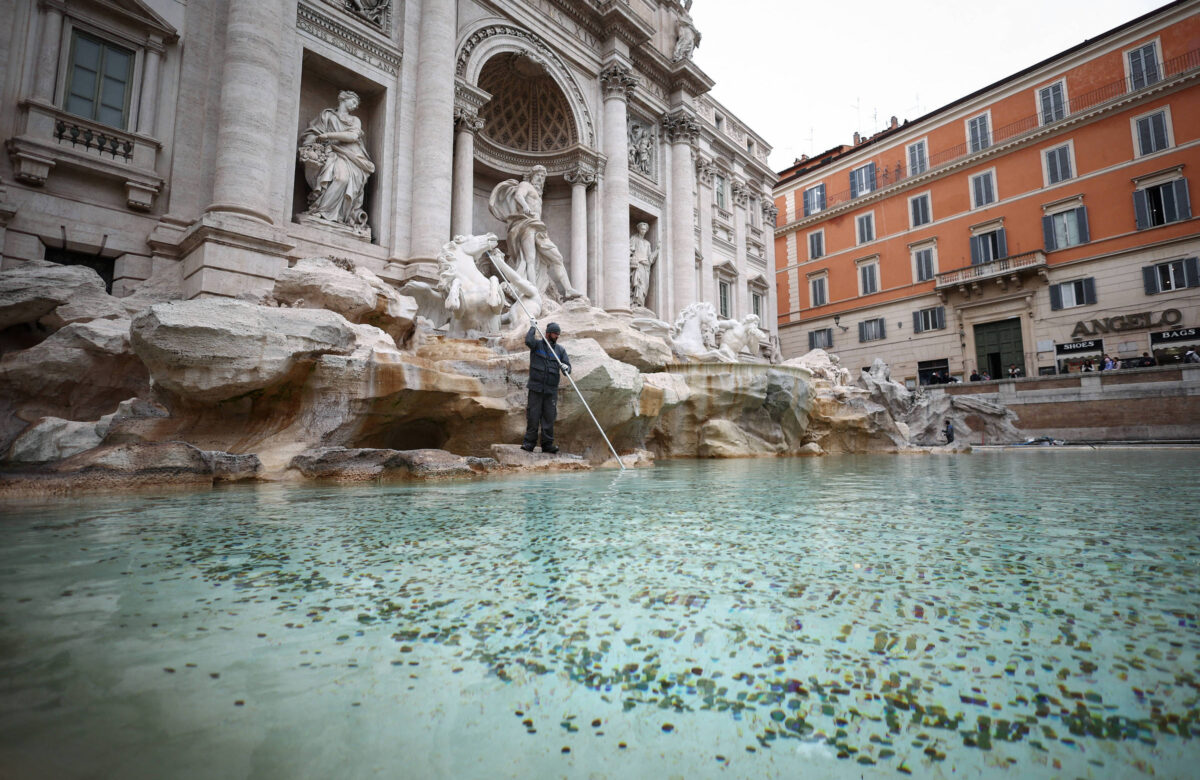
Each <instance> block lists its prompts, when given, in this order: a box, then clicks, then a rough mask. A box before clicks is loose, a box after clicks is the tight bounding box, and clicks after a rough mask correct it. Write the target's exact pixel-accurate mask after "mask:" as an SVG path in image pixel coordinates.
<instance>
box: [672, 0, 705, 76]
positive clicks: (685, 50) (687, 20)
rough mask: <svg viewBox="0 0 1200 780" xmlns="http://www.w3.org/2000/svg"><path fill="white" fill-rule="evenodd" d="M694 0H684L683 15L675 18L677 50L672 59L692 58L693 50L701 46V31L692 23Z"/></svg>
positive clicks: (673, 60) (674, 60)
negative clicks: (691, 12)
mask: <svg viewBox="0 0 1200 780" xmlns="http://www.w3.org/2000/svg"><path fill="white" fill-rule="evenodd" d="M691 10H692V0H684V3H683V15H682V16H680V17H679V18H678V19H676V20H675V51H674V52H672V53H671V61H672V62H679V61H681V60H690V59H691V58H692V52H693V51H695V50H696V48H697V47H699V46H700V31H699V30H697V29H696V26H695V25H693V24H692V15H691V14H690V13H688V12H689V11H691Z"/></svg>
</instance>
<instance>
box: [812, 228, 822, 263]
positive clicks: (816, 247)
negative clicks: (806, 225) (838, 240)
mask: <svg viewBox="0 0 1200 780" xmlns="http://www.w3.org/2000/svg"><path fill="white" fill-rule="evenodd" d="M824 256H825V231H823V230H817V231H815V232H812V233H809V234H808V259H809V260H816V259H818V258H821V257H824Z"/></svg>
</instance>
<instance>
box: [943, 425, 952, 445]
mask: <svg viewBox="0 0 1200 780" xmlns="http://www.w3.org/2000/svg"><path fill="white" fill-rule="evenodd" d="M942 433H943V434H945V435H946V443H947V444H953V443H954V423H952V422H950V421H949V420H946V427H945V428H943V429H942Z"/></svg>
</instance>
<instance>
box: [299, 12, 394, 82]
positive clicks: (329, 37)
mask: <svg viewBox="0 0 1200 780" xmlns="http://www.w3.org/2000/svg"><path fill="white" fill-rule="evenodd" d="M296 27H297V28H299V29H300V30H303V31H304V32H306V33H308V34H309V35H311V36H313V37H314V38H317V39H318V40H322V41H324V42H325V43H328V44H330V45H331V46H335V47H337V48H339V49H341V50H342V51H344V52H346V53H347V54H350V55H351V56H354V57H357V58H358V59H360V60H362V61H363V62H365V63H367V64H369V65H372V66H374V67H376V68H378V69H379V70H382V71H385V72H387V73H390V74H391V75H393V76H394V75H396V74H397V73H399V72H400V61H401V59H402V58H403V57H404V53H403V52H402V51H400V50H399V49H397V48H394V47H393V46H392V44H390V43H388V44H383V43H380V42H377V41H373V40H371V39H370V38H368V37H367V36H366V35H363V34H361V33H358V32H356V31H354V30H352V29H350V28H349V27H347V26H346V25H344V24H342V23H341V22H339V21H337V20H336V19H334V18H332V17H330V16H328V15H326V14H324V13H322V12H321V11H319V10H317V9H316V8H313V7H311V6H308V5H305V4H304V3H300V4H299V5H297V6H296Z"/></svg>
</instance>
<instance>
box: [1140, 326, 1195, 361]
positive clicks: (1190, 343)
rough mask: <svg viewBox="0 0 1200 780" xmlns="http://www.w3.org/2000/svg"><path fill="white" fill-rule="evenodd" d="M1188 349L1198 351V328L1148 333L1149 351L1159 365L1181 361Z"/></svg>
mask: <svg viewBox="0 0 1200 780" xmlns="http://www.w3.org/2000/svg"><path fill="white" fill-rule="evenodd" d="M1188 350H1196V351H1200V328H1176V329H1175V330H1163V331H1159V332H1157V333H1151V334H1150V351H1151V354H1153V355H1154V361H1155V362H1156V363H1158V365H1160V366H1169V365H1173V364H1175V363H1182V362H1183V356H1184V355H1186V354H1187V352H1188Z"/></svg>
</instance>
